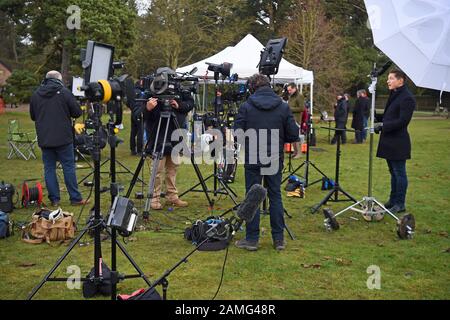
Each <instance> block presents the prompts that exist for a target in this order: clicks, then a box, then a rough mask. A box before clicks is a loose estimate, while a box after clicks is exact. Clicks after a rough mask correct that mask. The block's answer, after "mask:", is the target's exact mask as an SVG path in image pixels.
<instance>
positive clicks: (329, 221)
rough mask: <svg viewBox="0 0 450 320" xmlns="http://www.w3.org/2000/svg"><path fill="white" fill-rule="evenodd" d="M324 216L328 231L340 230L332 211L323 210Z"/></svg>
mask: <svg viewBox="0 0 450 320" xmlns="http://www.w3.org/2000/svg"><path fill="white" fill-rule="evenodd" d="M323 215H324V216H325V220H324V221H323V223H324V225H325V228H326V229H327V230H328V231H332V230H339V222H337V220H336V218H335V217H334V213H333V211H332V210H331V209H323Z"/></svg>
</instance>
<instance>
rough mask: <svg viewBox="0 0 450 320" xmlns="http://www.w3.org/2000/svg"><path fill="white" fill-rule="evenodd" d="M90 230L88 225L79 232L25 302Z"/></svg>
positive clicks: (31, 297)
mask: <svg viewBox="0 0 450 320" xmlns="http://www.w3.org/2000/svg"><path fill="white" fill-rule="evenodd" d="M90 228H91V226H90V225H88V226H87V227H86V228H85V229H84V230H82V231H81V232H80V234H79V235H78V237H76V238H75V239H74V240H73V241H72V243H71V244H70V245H69V247H68V248H67V250H66V251H65V252H64V254H63V255H62V256H61V257H60V258H59V259H58V261H57V262H56V263H55V265H54V266H53V267H52V268H51V269H50V271H49V272H48V273H47V274H46V275H45V277H44V278H43V279H42V280H41V282H40V283H39V284H38V285H37V286H36V287H34V288H33V290H32V291H31V293H30V294H29V295H28V297H27V300H31V299H33V297H34V296H35V295H36V293H37V292H38V291H39V289H41V287H42V286H43V285H44V284H45V283H46V282H47V281H48V279H49V278H50V277H51V276H52V274H53V272H55V271H56V269H58V267H59V266H60V265H61V263H62V262H63V261H64V259H65V258H66V257H67V256H68V255H69V253H70V252H71V251H72V249H73V248H74V247H75V246H76V245H77V243H78V242H79V241H80V240H81V238H83V236H84V235H85V234H86V232H88V230H89V229H90Z"/></svg>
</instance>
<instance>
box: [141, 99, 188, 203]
mask: <svg viewBox="0 0 450 320" xmlns="http://www.w3.org/2000/svg"><path fill="white" fill-rule="evenodd" d="M169 103H170V106H169V108H170V110H165V109H164V108H166V106H165V105H164V101H161V100H160V99H158V98H155V97H152V98H150V99H149V100H148V101H147V104H146V108H145V112H144V119H145V123H146V130H147V136H148V139H149V140H150V143H149V149H147V150H145V152H152V151H153V149H154V146H155V144H156V151H157V152H161V150H162V147H163V144H164V143H165V146H164V154H163V155H161V156H162V158H161V160H160V162H159V166H158V172H157V175H156V179H155V188H154V191H153V198H152V201H151V208H152V209H153V210H161V209H162V205H161V173H162V172H163V170H164V168H165V176H166V177H165V182H166V203H168V204H169V205H173V206H175V207H187V206H188V203H187V202H186V201H182V200H181V199H179V198H178V191H177V187H176V175H177V168H178V166H179V159H173V158H172V156H171V154H172V148H173V147H174V146H175V145H176V144H177V143H178V141H171V140H170V138H171V135H172V132H173V131H174V130H176V129H177V125H179V126H180V127H181V128H184V124H185V122H186V115H187V114H188V113H189V112H190V111H191V110H192V109H193V108H194V99H192V97H191V95H190V93H188V92H183V93H182V94H181V95H180V98H179V99H172V100H170V101H169ZM161 112H170V113H171V116H170V118H169V119H170V120H169V123H167V121H168V120H167V118H161ZM160 119H161V127H160V130H159V135H158V140H157V141H156V136H157V132H158V123H159V121H160ZM175 121H176V122H177V125H176V124H175ZM167 125H169V128H168V132H167V139H166V140H167V141H164V133H165V131H166V126H167Z"/></svg>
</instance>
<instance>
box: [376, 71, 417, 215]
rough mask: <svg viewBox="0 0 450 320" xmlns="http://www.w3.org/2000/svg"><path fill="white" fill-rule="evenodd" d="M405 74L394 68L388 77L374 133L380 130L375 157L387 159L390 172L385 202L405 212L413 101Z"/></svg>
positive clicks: (391, 208) (396, 209) (388, 206)
mask: <svg viewBox="0 0 450 320" xmlns="http://www.w3.org/2000/svg"><path fill="white" fill-rule="evenodd" d="M405 81H406V75H405V73H404V72H402V71H400V70H393V71H391V72H390V73H389V76H388V80H387V83H388V86H389V90H391V92H390V95H389V99H388V102H387V104H386V107H385V109H384V114H383V116H377V120H378V121H382V123H378V124H377V125H376V127H375V132H376V133H380V132H381V136H380V141H379V143H378V151H377V157H379V158H383V159H386V161H387V164H388V167H389V172H390V174H391V194H390V197H389V201H388V202H387V203H386V204H385V205H384V206H385V207H386V208H387V209H389V211H391V212H392V213H394V214H395V213H398V212H403V211H405V200H406V191H407V188H408V178H407V175H406V160H407V159H411V140H410V138H409V133H408V124H409V122H410V121H411V118H412V115H413V112H414V109H415V108H416V101H415V99H414V96H413V95H412V93H411V92H410V91H409V89H408V88H407V87H406V85H405Z"/></svg>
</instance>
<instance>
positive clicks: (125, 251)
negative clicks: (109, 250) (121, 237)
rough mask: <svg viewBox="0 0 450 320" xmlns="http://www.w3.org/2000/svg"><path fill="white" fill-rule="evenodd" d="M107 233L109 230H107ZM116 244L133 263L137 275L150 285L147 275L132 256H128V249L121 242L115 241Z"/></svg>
mask: <svg viewBox="0 0 450 320" xmlns="http://www.w3.org/2000/svg"><path fill="white" fill-rule="evenodd" d="M108 233H109V232H108ZM116 244H117V246H118V247H119V249H120V251H122V253H123V254H124V256H125V257H126V258H127V259H128V261H130V263H131V264H132V265H133V267H134V269H135V270H136V271H137V272H138V273H139V275H140V276H141V278H142V279H144V281H145V282H146V283H147V284H148V285H149V286H151V285H152V283H151V282H150V280H148V278H147V276H146V275H145V273H144V271H142V270H141V268H139V266H138V264H137V263H136V262H135V261H134V260H133V258H132V257H131V256H130V254H129V253H128V251H127V250H126V249H125V247H124V246H123V244H122V243H121V242H119V241H116Z"/></svg>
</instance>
